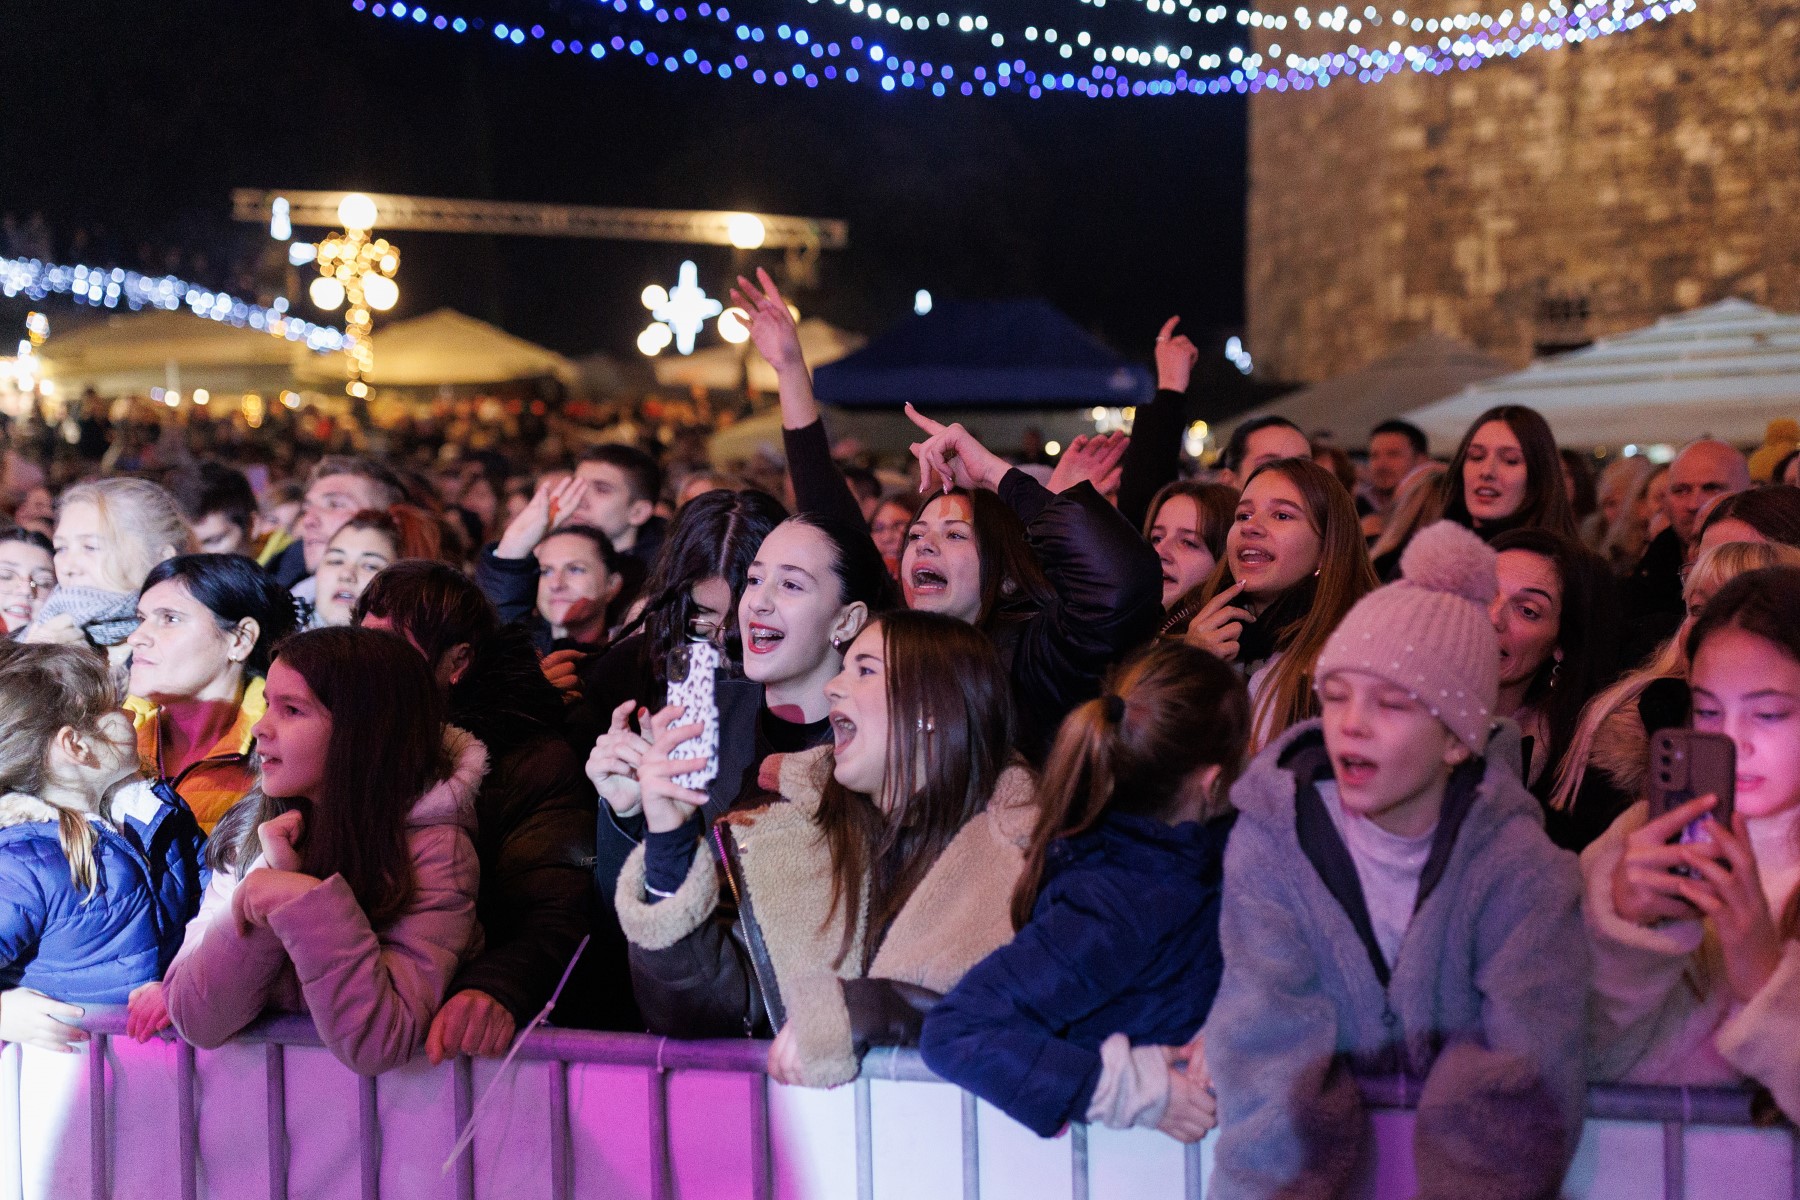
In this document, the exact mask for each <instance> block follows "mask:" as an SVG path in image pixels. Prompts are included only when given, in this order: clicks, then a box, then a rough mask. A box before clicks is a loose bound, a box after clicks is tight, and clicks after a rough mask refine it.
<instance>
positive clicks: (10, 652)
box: [0, 642, 120, 896]
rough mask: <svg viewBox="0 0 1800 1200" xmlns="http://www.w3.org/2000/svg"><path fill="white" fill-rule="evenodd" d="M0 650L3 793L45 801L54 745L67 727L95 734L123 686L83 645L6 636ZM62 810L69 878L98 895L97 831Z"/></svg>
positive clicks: (60, 830)
mask: <svg viewBox="0 0 1800 1200" xmlns="http://www.w3.org/2000/svg"><path fill="white" fill-rule="evenodd" d="M0 645H3V646H4V649H0V711H4V712H6V713H8V714H9V715H8V717H7V720H6V721H5V722H0V794H5V793H9V792H18V793H21V794H23V795H27V796H31V797H33V798H35V799H38V800H40V801H42V802H43V803H46V804H50V802H49V801H47V800H44V799H43V793H44V791H45V790H46V786H45V785H46V784H48V783H49V781H50V780H49V774H50V745H51V742H52V741H53V740H54V739H55V738H56V735H57V734H58V733H60V732H62V731H63V730H64V729H74V730H75V731H76V732H77V733H83V734H87V733H93V732H94V731H95V730H96V729H98V727H99V724H100V719H101V718H102V717H104V716H105V715H106V714H107V713H110V712H114V711H116V710H117V709H118V707H119V700H120V696H119V688H118V686H117V685H116V684H115V683H114V682H113V678H112V673H111V672H110V671H108V670H107V667H106V663H105V661H104V660H103V659H101V658H100V657H99V656H97V655H96V654H94V652H93V651H92V650H89V649H87V648H86V647H85V646H81V647H78V646H52V645H25V644H20V643H11V642H9V643H3V644H0ZM50 807H52V808H54V809H56V825H57V840H58V841H59V842H61V844H62V852H63V856H64V857H65V858H67V859H68V860H69V878H70V880H71V881H73V883H74V884H75V886H76V887H77V888H80V889H81V890H83V891H85V892H86V893H87V894H88V895H90V896H91V895H93V894H94V892H95V891H96V890H98V888H99V886H100V873H99V871H98V869H97V868H96V867H95V864H94V847H95V845H96V844H97V842H98V840H99V839H98V837H97V836H96V834H95V833H94V826H93V823H92V822H91V821H89V820H88V818H87V814H85V813H81V812H77V811H75V810H74V809H71V808H64V807H62V806H61V805H57V804H50Z"/></svg>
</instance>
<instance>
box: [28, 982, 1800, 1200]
mask: <svg viewBox="0 0 1800 1200" xmlns="http://www.w3.org/2000/svg"><path fill="white" fill-rule="evenodd" d="M86 1024H87V1026H88V1028H89V1029H90V1031H92V1032H93V1034H94V1038H93V1041H92V1043H91V1045H90V1047H89V1049H88V1050H86V1051H84V1052H83V1053H81V1054H76V1055H58V1054H50V1053H46V1052H43V1051H38V1050H29V1049H24V1048H22V1047H19V1046H16V1045H13V1046H6V1047H4V1048H3V1049H0V1200H14V1198H17V1200H81V1198H84V1197H86V1198H92V1200H137V1198H139V1197H143V1198H150V1197H155V1198H157V1200H163V1198H166V1197H179V1198H180V1200H202V1198H205V1200H226V1198H230V1200H244V1198H248V1197H267V1198H268V1200H288V1198H294V1200H312V1198H314V1197H318V1198H330V1200H339V1198H350V1197H361V1198H362V1200H377V1198H379V1197H383V1196H385V1197H389V1198H390V1200H417V1198H423V1197H440V1196H441V1197H447V1198H454V1200H477V1198H480V1200H571V1198H572V1197H576V1196H581V1197H605V1198H606V1200H714V1198H718V1200H776V1198H780V1200H848V1198H850V1197H856V1198H857V1200H901V1198H907V1200H911V1198H914V1197H962V1198H963V1200H1015V1198H1016V1200H1165V1198H1167V1200H1177V1198H1179V1200H1198V1198H1201V1197H1204V1196H1205V1195H1206V1192H1207V1176H1208V1174H1209V1173H1210V1169H1211V1147H1212V1143H1211V1139H1209V1140H1208V1141H1207V1142H1205V1143H1202V1144H1201V1145H1199V1146H1194V1147H1183V1146H1181V1145H1179V1144H1177V1143H1175V1142H1173V1141H1171V1140H1170V1139H1168V1138H1167V1137H1164V1136H1163V1135H1162V1134H1159V1133H1154V1132H1147V1131H1127V1132H1120V1131H1115V1130H1108V1129H1101V1128H1094V1129H1088V1128H1085V1127H1081V1126H1077V1127H1075V1128H1074V1129H1072V1130H1070V1131H1069V1133H1068V1134H1066V1135H1065V1136H1063V1137H1060V1138H1055V1139H1050V1140H1043V1139H1040V1138H1038V1137H1036V1136H1034V1135H1033V1134H1032V1133H1030V1132H1029V1131H1027V1130H1026V1129H1024V1128H1023V1127H1022V1126H1020V1125H1018V1124H1016V1123H1014V1122H1013V1121H1012V1120H1010V1119H1009V1118H1007V1117H1006V1116H1004V1115H1003V1114H1001V1113H1000V1112H998V1111H997V1110H995V1109H993V1108H991V1107H989V1106H988V1105H987V1104H985V1103H982V1102H979V1101H977V1100H975V1099H974V1098H973V1097H972V1096H969V1095H968V1094H966V1093H964V1092H961V1091H959V1090H957V1089H956V1088H953V1087H951V1086H950V1085H948V1084H946V1083H943V1082H941V1081H939V1080H937V1079H935V1078H934V1077H933V1076H932V1075H931V1074H930V1072H928V1071H927V1070H926V1069H925V1068H924V1065H923V1064H922V1063H921V1062H920V1061H919V1058H918V1055H917V1054H915V1053H912V1052H910V1051H889V1050H880V1051H876V1052H874V1053H871V1054H870V1055H869V1057H868V1059H867V1060H865V1062H864V1064H863V1072H862V1076H861V1078H860V1079H858V1080H857V1081H856V1082H855V1083H854V1084H852V1085H850V1086H847V1087H843V1088H838V1089H836V1090H834V1091H829V1092H820V1091H810V1090H807V1089H803V1088H787V1087H781V1086H776V1085H772V1084H770V1083H769V1081H768V1080H767V1078H766V1077H765V1076H764V1075H763V1062H764V1055H765V1053H766V1046H765V1045H764V1044H762V1043H757V1042H746V1041H719V1042H677V1041H670V1040H666V1039H662V1038H655V1037H650V1036H647V1035H641V1034H598V1033H584V1032H575V1031H569V1030H557V1029H541V1030H539V1031H538V1032H536V1033H534V1034H533V1035H532V1036H531V1038H530V1039H529V1040H528V1041H527V1042H526V1044H525V1045H524V1046H523V1047H522V1048H521V1049H520V1052H519V1055H518V1060H517V1061H516V1062H515V1063H514V1065H513V1066H512V1067H511V1068H510V1069H509V1070H508V1071H507V1072H506V1073H505V1074H504V1075H500V1073H499V1071H498V1068H497V1064H495V1063H490V1062H487V1061H480V1062H471V1061H470V1060H467V1059H462V1060H458V1061H456V1062H453V1063H446V1064H445V1065H443V1066H442V1067H437V1068H433V1067H431V1066H430V1065H428V1064H426V1063H425V1062H423V1061H422V1060H421V1061H419V1062H416V1063H414V1064H412V1065H410V1066H408V1067H405V1068H403V1069H401V1070H397V1071H391V1072H389V1073H387V1074H385V1075H382V1076H380V1077H378V1078H374V1079H370V1078H363V1077H359V1076H357V1075H354V1074H352V1073H351V1072H349V1071H348V1070H346V1069H345V1068H344V1067H342V1066H341V1065H339V1064H338V1062H337V1061H336V1060H335V1059H333V1058H332V1057H331V1056H330V1055H329V1054H328V1053H327V1052H326V1051H325V1050H323V1049H321V1048H320V1046H319V1040H318V1037H317V1034H316V1033H315V1032H314V1030H313V1027H312V1024H311V1023H310V1022H309V1021H306V1020H304V1019H299V1018H291V1017H286V1018H275V1019H272V1020H268V1021H264V1022H261V1023H259V1024H258V1025H256V1026H254V1027H253V1028H252V1029H250V1030H248V1031H246V1032H245V1034H244V1035H243V1036H242V1037H240V1038H238V1039H237V1040H236V1041H234V1042H232V1043H231V1044H229V1045H227V1046H223V1047H220V1048H219V1049H217V1050H212V1051H196V1050H194V1049H193V1048H192V1047H191V1046H188V1045H186V1044H185V1043H183V1042H180V1041H173V1040H170V1041H161V1040H159V1041H155V1042H152V1043H150V1044H149V1045H144V1046H140V1045H138V1044H137V1043H135V1042H132V1041H129V1040H128V1039H126V1038H124V1037H122V1036H118V1035H119V1034H121V1033H122V1031H123V1029H124V1013H123V1011H122V1010H109V1011H90V1013H89V1018H88V1020H87V1022H86ZM496 1078H498V1082H497V1083H496V1082H495V1080H496ZM490 1085H492V1086H494V1087H495V1089H496V1094H495V1095H494V1097H493V1099H492V1100H490V1101H489V1102H488V1104H487V1106H486V1109H485V1110H484V1112H483V1114H482V1120H481V1124H480V1125H479V1126H478V1128H477V1132H476V1136H475V1139H474V1142H473V1145H472V1146H471V1147H470V1149H469V1150H468V1151H466V1152H464V1153H463V1154H461V1155H459V1156H458V1157H456V1158H455V1160H454V1161H452V1162H451V1163H450V1164H449V1169H448V1170H445V1169H444V1165H445V1161H446V1159H448V1158H449V1157H450V1154H451V1151H452V1148H453V1147H454V1145H455V1143H456V1139H457V1136H458V1134H459V1133H460V1132H461V1130H462V1129H463V1128H464V1126H465V1125H466V1124H467V1123H468V1120H469V1117H470V1114H471V1113H472V1112H473V1110H474V1106H475V1103H476V1097H477V1096H479V1095H480V1094H481V1093H482V1092H483V1091H485V1089H487V1088H488V1087H489V1086H490ZM1364 1095H1365V1098H1366V1099H1367V1101H1368V1102H1369V1105H1370V1108H1371V1110H1372V1118H1371V1119H1372V1123H1373V1127H1374V1134H1375V1146H1376V1152H1375V1155H1374V1157H1373V1162H1372V1163H1371V1170H1370V1175H1369V1178H1368V1179H1367V1180H1366V1182H1365V1187H1364V1188H1363V1190H1362V1195H1363V1197H1366V1198H1368V1200H1388V1198H1389V1197H1394V1198H1399V1197H1405V1196H1409V1195H1410V1194H1411V1191H1412V1184H1413V1180H1412V1155H1411V1138H1410V1134H1411V1123H1412V1117H1411V1113H1410V1112H1409V1111H1408V1106H1409V1103H1410V1100H1411V1097H1410V1096H1409V1095H1408V1094H1407V1093H1406V1091H1405V1089H1404V1087H1403V1086H1402V1084H1401V1083H1400V1081H1395V1080H1370V1081H1366V1082H1365V1084H1364ZM1797 1153H1800V1151H1797V1147H1796V1140H1795V1137H1794V1133H1793V1130H1792V1129H1790V1128H1789V1127H1787V1126H1780V1127H1775V1128H1761V1127H1757V1126H1755V1125H1753V1124H1752V1122H1751V1112H1750V1097H1749V1095H1748V1093H1745V1092H1739V1091H1733V1090H1726V1089H1672V1088H1641V1087H1596V1088H1594V1089H1593V1090H1592V1091H1591V1092H1590V1095H1589V1120H1588V1124H1587V1129H1586V1132H1585V1134H1584V1137H1583V1139H1582V1143H1581V1149H1580V1152H1579V1153H1578V1155H1577V1157H1576V1160H1575V1165H1574V1167H1573V1169H1572V1170H1571V1171H1570V1173H1569V1176H1568V1179H1567V1182H1566V1185H1565V1189H1564V1190H1565V1195H1567V1196H1570V1197H1579V1198H1582V1200H1614V1198H1617V1200H1628V1198H1629V1200H1647V1198H1654V1197H1668V1198H1691V1200H1701V1198H1711V1197H1718V1198H1719V1200H1774V1198H1776V1197H1782V1198H1793V1197H1800V1174H1797V1172H1796V1155H1797Z"/></svg>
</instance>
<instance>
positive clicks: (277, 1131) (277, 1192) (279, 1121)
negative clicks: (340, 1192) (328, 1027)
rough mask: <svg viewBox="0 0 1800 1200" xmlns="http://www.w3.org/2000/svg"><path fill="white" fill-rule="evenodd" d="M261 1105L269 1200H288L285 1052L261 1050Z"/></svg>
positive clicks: (274, 1047)
mask: <svg viewBox="0 0 1800 1200" xmlns="http://www.w3.org/2000/svg"><path fill="white" fill-rule="evenodd" d="M263 1105H264V1112H265V1116H266V1118H267V1123H268V1141H269V1200H288V1136H287V1051H286V1050H285V1049H283V1048H282V1046H281V1044H280V1043H279V1042H270V1043H268V1044H267V1045H266V1046H264V1047H263Z"/></svg>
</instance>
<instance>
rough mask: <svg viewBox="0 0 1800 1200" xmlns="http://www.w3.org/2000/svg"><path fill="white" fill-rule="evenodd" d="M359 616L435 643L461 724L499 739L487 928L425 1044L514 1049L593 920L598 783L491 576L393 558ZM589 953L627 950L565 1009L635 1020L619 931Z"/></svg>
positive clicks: (481, 795) (606, 958) (491, 750)
mask: <svg viewBox="0 0 1800 1200" xmlns="http://www.w3.org/2000/svg"><path fill="white" fill-rule="evenodd" d="M356 623H357V624H358V625H359V626H361V627H362V628H364V629H383V630H388V631H390V632H393V633H397V634H400V635H401V636H403V637H404V638H406V640H407V641H408V642H410V643H411V644H412V645H413V646H414V648H416V649H417V650H418V651H419V653H420V654H423V655H424V656H425V661H426V663H427V664H428V665H429V666H430V668H431V673H432V676H433V677H434V678H435V679H436V680H437V683H438V687H439V689H440V690H441V691H442V693H443V695H444V698H445V700H446V702H447V703H448V706H449V721H450V724H451V725H453V726H455V727H456V728H458V729H463V730H467V731H468V732H469V733H471V734H473V735H474V736H475V737H476V738H477V739H479V740H480V742H481V744H482V745H484V746H486V747H487V752H488V762H489V764H490V765H489V768H488V773H487V774H486V776H484V777H483V778H482V781H481V787H480V789H479V790H478V791H477V792H476V794H475V850H476V854H477V856H478V857H479V859H480V862H481V895H480V900H479V903H478V905H477V909H476V912H477V915H478V916H479V917H480V919H481V928H482V932H483V934H484V935H485V941H484V945H483V947H482V951H481V953H480V954H478V955H477V956H476V957H475V958H473V959H472V960H470V961H469V962H467V963H465V964H464V965H463V967H462V969H461V970H460V971H458V972H457V975H456V978H455V979H454V980H453V981H452V982H451V984H450V991H449V999H448V1000H447V1001H446V1002H445V1004H444V1007H443V1009H442V1010H441V1011H439V1013H438V1015H437V1017H436V1018H435V1019H434V1020H433V1021H432V1025H431V1033H430V1036H429V1037H428V1038H427V1039H426V1043H425V1050H426V1053H427V1054H428V1055H430V1057H431V1060H432V1061H433V1062H440V1061H442V1060H443V1059H445V1058H449V1057H454V1056H456V1055H458V1054H482V1055H496V1054H502V1053H505V1051H506V1048H507V1047H508V1046H510V1045H511V1044H512V1039H513V1034H514V1033H516V1032H517V1031H518V1030H520V1029H523V1028H524V1027H525V1026H526V1024H527V1023H529V1022H530V1020H531V1018H532V1017H534V1016H536V1015H537V1014H538V1011H539V1010H540V1009H542V1008H543V1007H544V1003H545V1001H547V1000H549V999H550V995H551V993H552V991H553V990H554V989H555V987H556V981H557V980H558V979H559V978H560V977H561V975H562V972H563V968H564V967H565V966H567V965H568V961H569V957H570V955H572V954H574V953H575V947H576V945H577V944H578V943H580V941H581V938H582V935H583V934H586V933H588V932H589V930H590V928H591V927H592V923H593V911H594V904H593V877H592V875H591V874H590V873H589V870H588V866H587V862H586V859H587V857H588V855H589V854H590V853H591V852H592V847H593V845H594V817H595V809H594V792H593V789H592V788H591V787H590V786H589V785H588V781H587V779H586V777H585V776H583V775H582V773H581V760H580V758H578V757H577V756H576V754H575V752H574V751H573V750H572V749H571V748H570V747H569V745H568V743H567V742H566V741H564V740H563V738H562V736H561V727H562V720H563V706H562V699H561V697H560V696H559V695H558V693H557V691H556V689H555V688H554V687H553V686H552V685H551V684H550V683H549V681H548V680H546V679H545V678H544V675H543V672H542V671H540V670H539V669H538V661H537V655H536V654H535V653H534V652H533V650H532V647H531V642H530V638H529V636H528V635H527V634H526V632H525V631H524V630H523V629H522V628H520V627H519V626H517V625H502V624H501V623H500V617H499V614H498V613H497V612H495V611H494V606H493V605H492V604H490V603H489V602H488V599H487V597H486V596H483V595H482V594H481V590H480V589H479V588H477V587H476V586H475V585H474V584H473V583H471V582H470V581H469V580H468V579H467V578H466V577H465V576H463V575H462V573H461V572H459V571H457V570H455V569H454V568H452V567H449V566H446V565H444V564H442V563H428V562H402V563H395V564H394V565H393V566H391V567H389V568H388V569H387V570H385V571H383V572H382V573H381V574H379V575H377V576H376V577H375V579H374V581H373V582H372V583H370V584H369V587H368V590H366V591H365V592H363V595H362V599H361V600H360V601H359V602H358V603H357V609H356ZM599 941H600V942H602V943H603V942H604V941H605V939H604V937H601V938H600V939H599ZM583 962H584V964H586V965H587V966H588V967H589V968H592V967H595V966H599V967H602V968H604V967H605V966H606V964H607V963H608V962H612V963H616V964H617V971H616V975H615V977H609V978H608V979H607V980H605V982H606V983H607V984H610V985H612V986H611V987H610V988H608V989H607V990H606V991H605V992H603V993H601V994H599V995H589V994H588V993H589V992H590V991H591V985H592V984H593V983H594V982H595V976H594V975H593V972H592V970H586V971H583V972H582V973H581V974H579V975H578V976H575V977H573V979H574V980H575V981H577V982H573V983H572V985H571V986H572V988H573V990H572V991H570V992H569V993H567V999H566V1000H565V1001H563V1002H561V1004H560V1006H559V1008H558V1010H557V1011H558V1014H559V1023H561V1024H572V1023H584V1024H585V1023H590V1021H591V1020H594V1019H599V1020H602V1023H604V1024H606V1026H607V1027H608V1028H621V1029H623V1028H632V1027H633V1026H634V1024H635V1022H634V1020H633V1018H634V1017H635V1010H634V1009H633V1008H632V1006H631V996H630V992H631V988H630V983H629V981H628V980H627V979H626V978H625V974H624V941H623V939H622V938H619V937H618V935H617V931H616V930H615V931H614V936H613V938H612V944H611V945H610V947H609V946H607V945H604V944H596V945H593V946H591V947H590V948H589V950H588V952H587V954H586V955H585V956H584V958H583ZM621 993H622V994H621ZM595 1004H598V1005H600V1006H601V1011H599V1012H597V1013H596V1012H595V1011H594V1009H593V1008H592V1007H591V1006H592V1005H595ZM573 1018H584V1019H583V1020H580V1021H579V1022H577V1021H576V1020H574V1019H573Z"/></svg>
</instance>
